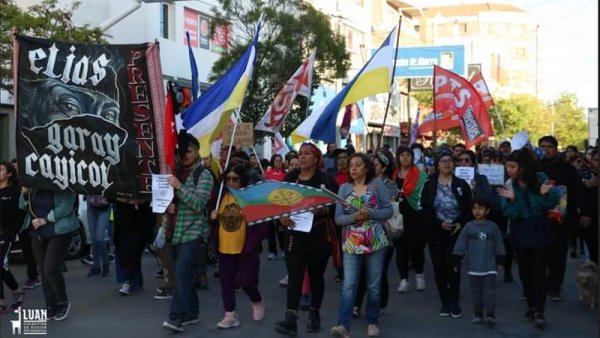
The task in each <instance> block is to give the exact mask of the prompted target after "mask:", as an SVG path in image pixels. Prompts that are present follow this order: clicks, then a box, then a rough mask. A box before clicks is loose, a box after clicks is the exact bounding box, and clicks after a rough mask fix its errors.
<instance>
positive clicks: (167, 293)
mask: <svg viewBox="0 0 600 338" xmlns="http://www.w3.org/2000/svg"><path fill="white" fill-rule="evenodd" d="M171 298H173V294H172V293H171V290H169V289H167V288H163V289H162V290H161V291H157V293H156V294H155V295H154V299H171Z"/></svg>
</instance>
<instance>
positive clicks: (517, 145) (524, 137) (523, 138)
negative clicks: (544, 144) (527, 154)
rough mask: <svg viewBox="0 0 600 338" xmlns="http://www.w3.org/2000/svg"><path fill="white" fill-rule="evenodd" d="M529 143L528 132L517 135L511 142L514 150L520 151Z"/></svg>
mask: <svg viewBox="0 0 600 338" xmlns="http://www.w3.org/2000/svg"><path fill="white" fill-rule="evenodd" d="M527 143H529V135H528V134H527V132H526V131H521V132H518V133H516V134H515V135H514V136H513V138H512V140H511V141H510V147H511V148H512V150H519V149H521V148H523V147H524V146H526V145H527Z"/></svg>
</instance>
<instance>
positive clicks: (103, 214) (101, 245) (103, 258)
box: [87, 203, 110, 269]
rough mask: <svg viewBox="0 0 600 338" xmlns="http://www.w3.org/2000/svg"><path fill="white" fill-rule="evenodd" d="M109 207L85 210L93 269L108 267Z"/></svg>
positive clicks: (89, 207)
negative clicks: (90, 241)
mask: <svg viewBox="0 0 600 338" xmlns="http://www.w3.org/2000/svg"><path fill="white" fill-rule="evenodd" d="M109 217H110V207H106V208H94V207H91V206H89V203H88V208H87V220H88V227H89V229H90V239H91V240H92V256H93V258H94V259H93V262H94V264H93V267H94V268H96V269H100V267H101V266H102V265H108V249H107V247H106V244H107V240H108V237H107V230H108V227H109Z"/></svg>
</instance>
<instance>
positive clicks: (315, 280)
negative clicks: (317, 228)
mask: <svg viewBox="0 0 600 338" xmlns="http://www.w3.org/2000/svg"><path fill="white" fill-rule="evenodd" d="M328 248H329V244H328V243H323V247H322V249H321V250H315V251H314V252H295V251H290V252H286V254H285V262H286V265H287V270H288V287H287V309H288V310H297V309H298V303H299V301H300V294H301V293H302V280H303V278H304V271H305V270H308V277H309V279H310V295H311V307H313V308H315V309H319V308H320V307H321V302H322V301H323V295H324V293H325V278H324V275H325V268H326V267H327V261H328V259H329V249H328Z"/></svg>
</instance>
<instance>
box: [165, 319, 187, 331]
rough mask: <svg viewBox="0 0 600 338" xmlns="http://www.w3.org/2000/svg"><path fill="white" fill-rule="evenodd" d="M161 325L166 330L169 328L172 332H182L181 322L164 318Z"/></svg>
mask: <svg viewBox="0 0 600 338" xmlns="http://www.w3.org/2000/svg"><path fill="white" fill-rule="evenodd" d="M162 327H164V328H165V329H167V330H171V331H174V332H183V325H182V324H181V323H176V322H175V321H171V320H165V321H164V322H163V323H162Z"/></svg>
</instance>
